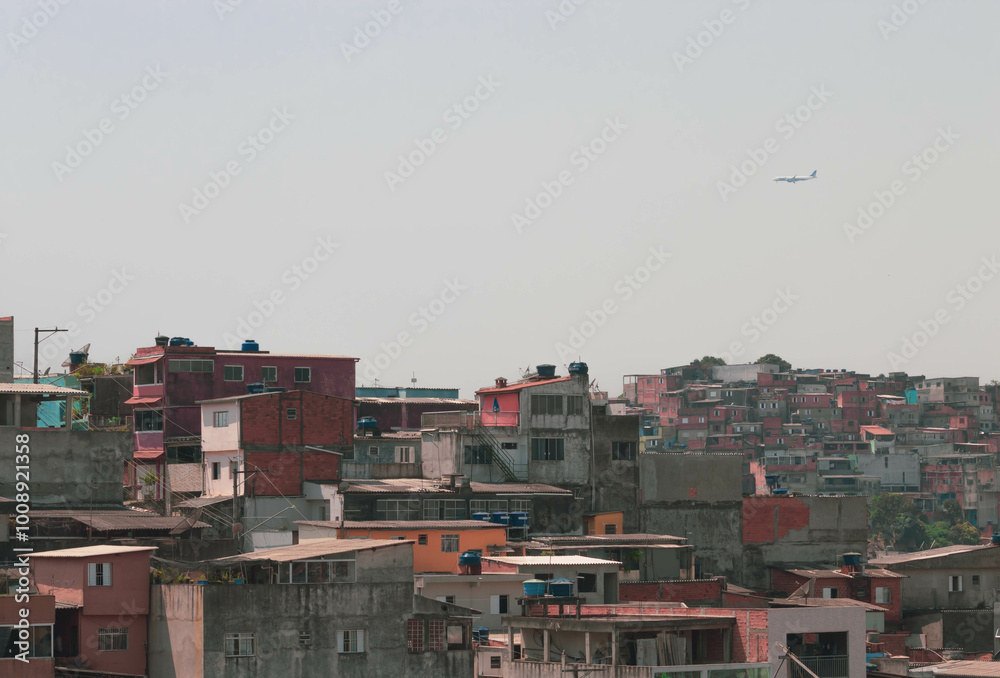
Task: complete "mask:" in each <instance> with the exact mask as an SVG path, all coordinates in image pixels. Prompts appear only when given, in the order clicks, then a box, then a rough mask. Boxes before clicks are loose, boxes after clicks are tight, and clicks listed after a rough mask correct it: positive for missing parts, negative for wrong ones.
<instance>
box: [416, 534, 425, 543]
mask: <svg viewBox="0 0 1000 678" xmlns="http://www.w3.org/2000/svg"><path fill="white" fill-rule="evenodd" d="M417 546H427V535H426V534H418V535H417Z"/></svg>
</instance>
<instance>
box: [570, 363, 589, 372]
mask: <svg viewBox="0 0 1000 678" xmlns="http://www.w3.org/2000/svg"><path fill="white" fill-rule="evenodd" d="M568 369H569V373H570V374H587V371H588V368H587V363H570V364H569V368H568Z"/></svg>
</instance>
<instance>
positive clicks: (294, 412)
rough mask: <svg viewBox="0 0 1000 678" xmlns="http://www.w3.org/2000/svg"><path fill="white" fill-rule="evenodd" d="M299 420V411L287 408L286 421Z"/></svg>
mask: <svg viewBox="0 0 1000 678" xmlns="http://www.w3.org/2000/svg"><path fill="white" fill-rule="evenodd" d="M298 418H299V411H298V409H296V408H294V407H286V408H285V419H298Z"/></svg>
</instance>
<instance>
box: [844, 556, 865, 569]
mask: <svg viewBox="0 0 1000 678" xmlns="http://www.w3.org/2000/svg"><path fill="white" fill-rule="evenodd" d="M844 565H851V566H853V567H859V566H860V565H861V554H860V553H845V554H844Z"/></svg>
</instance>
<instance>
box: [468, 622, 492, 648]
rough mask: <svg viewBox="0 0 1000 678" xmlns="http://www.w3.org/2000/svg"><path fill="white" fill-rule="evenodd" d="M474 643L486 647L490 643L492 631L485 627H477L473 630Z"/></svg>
mask: <svg viewBox="0 0 1000 678" xmlns="http://www.w3.org/2000/svg"><path fill="white" fill-rule="evenodd" d="M472 642H473V643H478V644H479V645H485V644H486V643H488V642H490V630H489V629H488V628H486V627H485V626H475V627H473V629H472Z"/></svg>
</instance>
